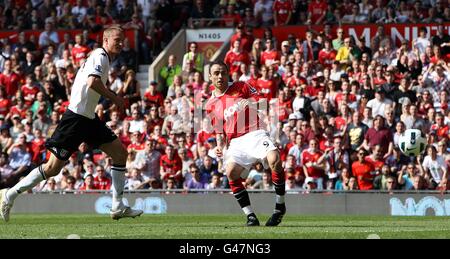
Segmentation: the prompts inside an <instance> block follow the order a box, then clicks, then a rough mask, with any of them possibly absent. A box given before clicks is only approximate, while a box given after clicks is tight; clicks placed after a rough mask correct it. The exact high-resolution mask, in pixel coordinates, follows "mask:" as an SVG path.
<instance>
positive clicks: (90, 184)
mask: <svg viewBox="0 0 450 259" xmlns="http://www.w3.org/2000/svg"><path fill="white" fill-rule="evenodd" d="M79 190H80V191H93V190H97V189H96V188H95V184H94V176H93V175H92V174H86V175H85V176H84V183H83V185H82V186H81V187H80V188H79Z"/></svg>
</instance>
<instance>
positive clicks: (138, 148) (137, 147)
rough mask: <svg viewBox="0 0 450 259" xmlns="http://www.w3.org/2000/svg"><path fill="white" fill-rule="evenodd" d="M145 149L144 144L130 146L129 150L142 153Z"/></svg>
mask: <svg viewBox="0 0 450 259" xmlns="http://www.w3.org/2000/svg"><path fill="white" fill-rule="evenodd" d="M144 148H145V144H144V143H131V144H130V145H128V147H127V150H128V151H130V150H135V151H140V150H144Z"/></svg>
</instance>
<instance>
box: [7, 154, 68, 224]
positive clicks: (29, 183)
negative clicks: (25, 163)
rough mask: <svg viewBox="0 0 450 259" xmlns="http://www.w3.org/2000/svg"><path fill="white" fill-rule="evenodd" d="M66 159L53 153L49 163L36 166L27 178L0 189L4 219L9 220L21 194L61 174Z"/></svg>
mask: <svg viewBox="0 0 450 259" xmlns="http://www.w3.org/2000/svg"><path fill="white" fill-rule="evenodd" d="M64 164H65V161H64V160H60V159H58V158H57V157H56V156H55V155H54V154H53V153H51V155H50V158H49V160H48V162H47V163H45V164H41V165H40V166H38V167H36V168H34V169H33V170H32V171H31V172H30V173H29V174H28V175H27V176H26V177H25V178H23V179H22V180H21V181H20V182H18V183H17V184H16V185H15V186H14V187H12V188H11V189H3V190H1V191H0V214H1V217H2V218H3V220H4V221H8V220H9V214H10V210H11V208H12V205H13V204H14V201H15V199H16V198H17V196H19V194H21V193H23V192H26V191H28V190H31V189H32V188H33V187H35V186H36V185H38V184H39V183H40V182H41V181H43V180H46V179H48V178H49V177H53V176H56V175H58V174H59V172H60V171H61V169H62V168H63V167H64Z"/></svg>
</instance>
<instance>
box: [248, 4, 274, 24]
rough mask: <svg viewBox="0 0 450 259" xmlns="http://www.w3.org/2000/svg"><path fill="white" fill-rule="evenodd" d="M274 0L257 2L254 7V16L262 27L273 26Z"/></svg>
mask: <svg viewBox="0 0 450 259" xmlns="http://www.w3.org/2000/svg"><path fill="white" fill-rule="evenodd" d="M272 7H273V0H257V1H256V2H255V5H254V9H253V12H254V15H255V17H256V19H257V20H258V21H259V23H260V24H261V26H271V25H272V24H273V9H272Z"/></svg>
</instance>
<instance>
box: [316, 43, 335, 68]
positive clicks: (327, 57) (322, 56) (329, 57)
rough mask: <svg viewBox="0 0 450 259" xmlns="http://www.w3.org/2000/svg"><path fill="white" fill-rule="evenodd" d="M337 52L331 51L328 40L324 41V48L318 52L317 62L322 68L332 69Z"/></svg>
mask: <svg viewBox="0 0 450 259" xmlns="http://www.w3.org/2000/svg"><path fill="white" fill-rule="evenodd" d="M336 54H337V51H336V50H335V49H333V46H332V43H331V40H330V39H325V41H324V48H323V49H322V50H320V51H319V55H318V61H319V63H320V64H321V65H322V66H323V67H324V68H330V69H331V67H332V64H333V62H334V61H335V59H336Z"/></svg>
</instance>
